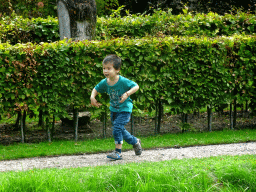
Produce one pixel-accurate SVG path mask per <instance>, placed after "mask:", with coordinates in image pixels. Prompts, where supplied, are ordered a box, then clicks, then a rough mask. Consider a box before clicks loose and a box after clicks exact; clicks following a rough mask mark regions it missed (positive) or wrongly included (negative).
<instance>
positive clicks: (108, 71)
mask: <svg viewBox="0 0 256 192" xmlns="http://www.w3.org/2000/svg"><path fill="white" fill-rule="evenodd" d="M119 71H120V69H118V70H116V69H115V68H114V66H113V63H111V62H108V63H106V64H103V74H104V75H105V77H106V78H110V79H113V78H115V77H116V76H117V75H118V73H119Z"/></svg>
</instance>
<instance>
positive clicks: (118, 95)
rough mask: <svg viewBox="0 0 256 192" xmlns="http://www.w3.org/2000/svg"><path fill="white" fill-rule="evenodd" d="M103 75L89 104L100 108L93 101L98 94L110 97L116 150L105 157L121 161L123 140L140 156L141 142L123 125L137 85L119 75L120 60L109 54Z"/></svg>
mask: <svg viewBox="0 0 256 192" xmlns="http://www.w3.org/2000/svg"><path fill="white" fill-rule="evenodd" d="M102 63H103V74H104V75H105V77H106V78H105V79H103V80H101V81H100V83H99V84H97V85H96V86H95V87H94V89H93V90H92V93H91V98H90V99H91V104H92V106H95V107H100V106H101V104H100V103H98V102H97V100H96V99H95V97H96V95H97V94H98V93H104V92H107V93H108V95H109V97H110V108H109V109H110V112H111V122H112V126H113V127H112V128H113V136H114V140H115V145H116V149H115V151H114V152H112V153H110V154H108V155H107V158H110V159H115V160H119V159H122V155H121V151H122V144H123V139H124V140H125V141H126V142H127V143H128V144H131V145H133V148H134V151H135V154H136V155H141V153H142V148H141V141H140V139H137V138H136V137H134V136H133V135H131V134H130V133H129V132H128V131H127V130H126V129H125V127H124V126H125V125H126V124H127V123H128V122H129V121H130V117H131V113H132V108H133V103H132V100H131V98H130V95H132V94H133V93H135V92H136V91H138V90H139V86H138V84H137V83H135V82H133V81H131V80H129V79H127V78H125V77H123V76H121V75H119V71H120V69H121V64H122V61H121V58H119V57H118V56H117V55H114V54H111V55H108V56H106V57H105V58H104V60H103V62H102Z"/></svg>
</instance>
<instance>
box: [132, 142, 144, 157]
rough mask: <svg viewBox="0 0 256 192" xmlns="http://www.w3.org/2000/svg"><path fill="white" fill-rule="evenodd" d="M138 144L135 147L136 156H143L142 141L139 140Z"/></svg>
mask: <svg viewBox="0 0 256 192" xmlns="http://www.w3.org/2000/svg"><path fill="white" fill-rule="evenodd" d="M137 140H138V141H137V143H136V144H134V145H133V149H134V151H135V155H141V153H142V147H141V141H140V139H137Z"/></svg>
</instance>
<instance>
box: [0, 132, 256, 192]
mask: <svg viewBox="0 0 256 192" xmlns="http://www.w3.org/2000/svg"><path fill="white" fill-rule="evenodd" d="M141 140H142V142H143V148H144V149H150V148H156V147H179V146H180V147H186V146H195V145H208V144H224V143H225V144H226V143H238V142H248V141H256V130H254V129H247V130H235V131H231V130H226V131H216V132H205V133H185V134H166V135H155V136H150V137H141ZM130 149H132V148H131V146H128V145H127V144H124V150H130ZM111 150H113V139H95V140H88V141H79V142H72V141H54V142H52V143H47V142H43V143H38V144H16V145H10V146H0V155H1V160H7V159H19V158H26V157H36V156H52V155H67V154H70V155H72V154H81V153H98V152H106V151H111ZM255 150H256V149H255ZM0 191H12V192H13V191H24V192H27V191H42V192H45V191H132V192H133V191H189V192H190V191H230V192H233V191H252V192H253V191H256V155H242V156H218V157H210V158H195V159H182V160H170V161H162V162H154V163H153V162H143V163H129V164H126V163H125V161H124V163H123V164H121V165H112V166H97V167H81V168H69V169H57V168H55V169H43V170H39V169H34V170H29V171H10V172H1V173H0Z"/></svg>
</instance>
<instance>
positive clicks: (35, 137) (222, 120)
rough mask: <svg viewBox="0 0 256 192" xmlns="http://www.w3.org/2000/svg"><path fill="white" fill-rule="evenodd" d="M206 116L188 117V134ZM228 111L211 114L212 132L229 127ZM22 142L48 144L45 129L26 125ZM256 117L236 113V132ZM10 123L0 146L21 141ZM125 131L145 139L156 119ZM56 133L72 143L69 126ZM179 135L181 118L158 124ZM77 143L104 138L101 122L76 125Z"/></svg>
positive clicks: (200, 127) (203, 127)
mask: <svg viewBox="0 0 256 192" xmlns="http://www.w3.org/2000/svg"><path fill="white" fill-rule="evenodd" d="M207 122H208V120H207V113H201V114H196V115H194V114H189V115H188V121H187V123H188V127H187V129H188V130H187V131H200V132H202V131H208V123H207ZM229 123H230V121H229V115H228V112H226V113H224V114H223V115H219V114H217V113H213V118H212V130H213V131H214V130H223V129H227V128H229V127H230V125H229ZM26 126H27V127H28V128H27V131H26V134H25V140H26V142H27V143H38V142H43V141H47V135H46V130H38V129H36V128H29V127H33V126H31V125H29V124H28V125H27V124H26ZM255 127H256V117H249V114H248V113H241V112H238V114H237V123H236V129H245V128H255ZM13 129H14V127H13V125H12V124H0V144H2V145H10V144H13V143H20V142H21V133H20V131H14V130H13ZM126 129H127V130H128V131H129V132H131V133H132V134H133V135H135V136H148V135H154V134H155V120H154V119H153V118H147V117H141V118H140V117H134V125H133V129H132V127H131V123H128V124H127V125H126ZM55 130H56V131H55V134H54V136H53V140H55V139H57V140H74V130H73V128H72V126H68V125H66V124H62V122H61V121H57V122H55ZM179 132H181V115H168V114H165V115H164V117H163V118H162V121H161V129H160V134H165V133H179ZM105 137H107V138H108V137H112V128H111V122H110V120H108V121H107V123H106V134H105ZM78 138H79V140H86V139H93V138H103V123H102V122H101V121H99V120H97V119H95V120H93V121H91V122H90V124H89V125H85V126H79V128H78Z"/></svg>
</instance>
